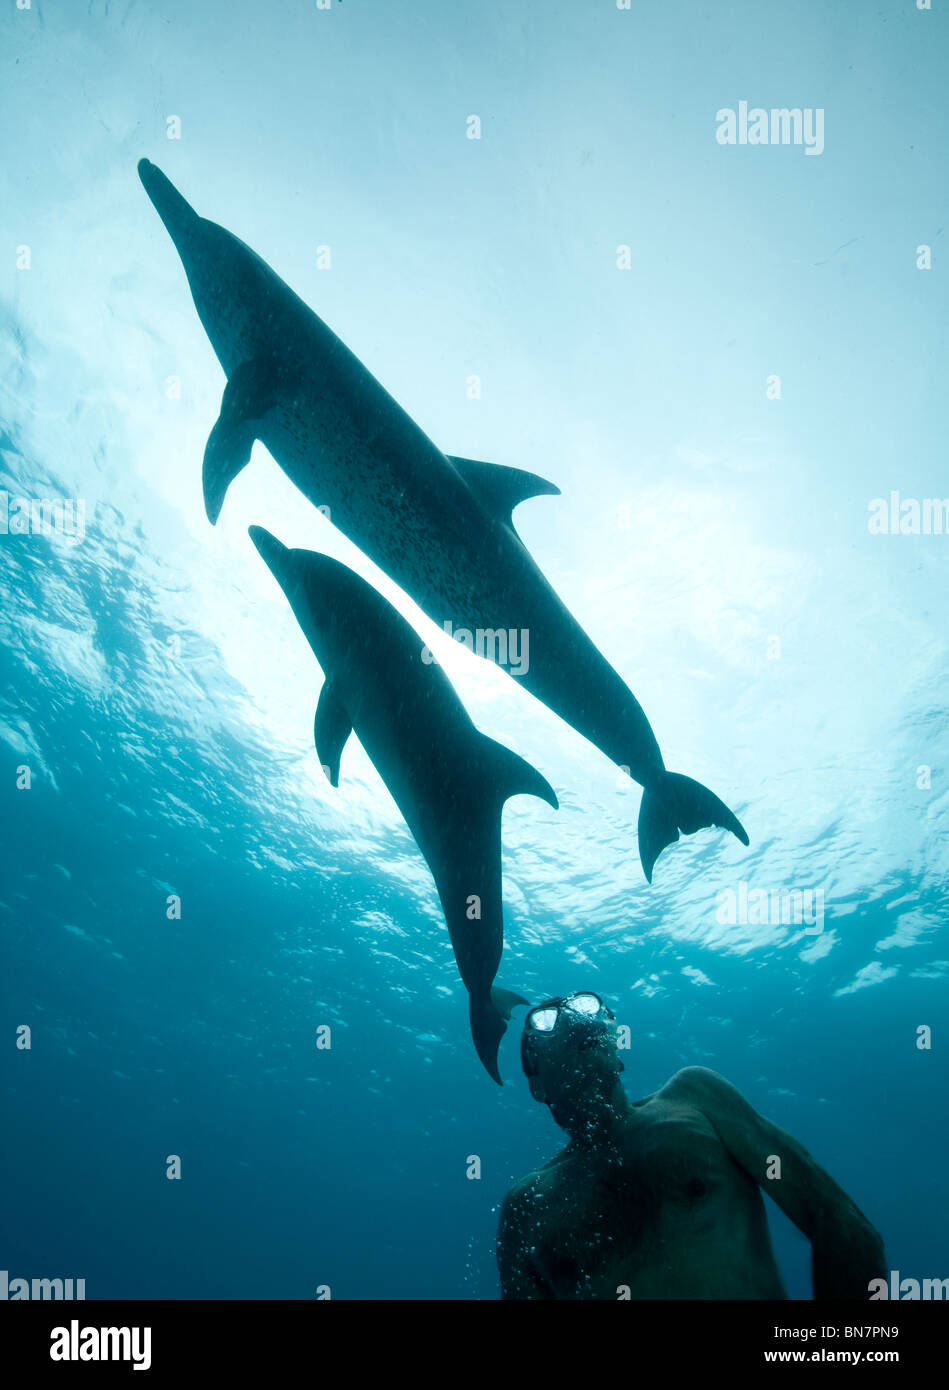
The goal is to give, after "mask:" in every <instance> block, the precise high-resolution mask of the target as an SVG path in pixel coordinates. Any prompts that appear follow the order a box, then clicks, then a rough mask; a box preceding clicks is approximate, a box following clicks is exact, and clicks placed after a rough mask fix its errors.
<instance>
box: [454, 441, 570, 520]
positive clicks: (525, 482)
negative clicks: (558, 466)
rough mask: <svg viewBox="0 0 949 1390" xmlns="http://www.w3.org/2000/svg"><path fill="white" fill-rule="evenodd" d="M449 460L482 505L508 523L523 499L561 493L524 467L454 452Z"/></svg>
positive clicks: (554, 495) (551, 484)
mask: <svg viewBox="0 0 949 1390" xmlns="http://www.w3.org/2000/svg"><path fill="white" fill-rule="evenodd" d="M448 462H449V463H453V464H454V465H455V467H456V468H457V469H458V472H459V473H460V474H461V476H462V477H463V478H464V480H465V482H466V483H467V484H468V486H469V487H470V488H471V491H472V492H473V493H475V494H476V495H477V498H478V501H479V502H480V503H481V505H482V506H483V507H484V508H485V509H486V510H487V511H488V512H490V513H491V515H492V516H493V517H495V518H496V519H497V520H498V521H503V522H504V524H505V525H506V526H510V525H511V513H512V512H513V510H514V508H515V507H516V506H517V504H518V503H519V502H526V501H527V499H528V497H559V496H560V488H559V487H556V486H555V485H554V484H553V483H548V482H547V481H546V480H545V479H544V478H539V477H538V476H537V474H536V473H525V472H524V470H523V469H521V468H508V467H506V466H505V465H504V464H501V463H482V462H481V460H480V459H461V458H455V457H453V455H451V454H449V455H448Z"/></svg>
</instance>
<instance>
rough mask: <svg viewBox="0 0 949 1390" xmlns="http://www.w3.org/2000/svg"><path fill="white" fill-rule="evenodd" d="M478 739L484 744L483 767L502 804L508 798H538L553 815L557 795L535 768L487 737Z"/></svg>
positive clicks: (556, 805)
mask: <svg viewBox="0 0 949 1390" xmlns="http://www.w3.org/2000/svg"><path fill="white" fill-rule="evenodd" d="M481 737H482V739H483V740H484V743H483V766H484V768H485V769H486V771H487V775H488V777H489V778H490V780H491V783H492V785H493V786H494V788H495V789H496V791H497V793H498V795H499V798H500V800H501V803H502V804H503V803H504V802H505V801H507V799H508V797H509V796H539V797H540V799H541V801H546V802H547V805H548V806H552V807H553V808H554V810H555V811H556V810H558V809H559V804H560V803H559V802H558V801H557V793H556V792H555V791H554V789H553V787H552V786H551V785H550V783H549V782H548V781H547V778H546V777H542V776H541V774H540V773H539V772H538V771H537V769H536V767H533V766H532V765H531V764H530V763H529V762H527V760H526V759H525V758H522V757H520V756H519V755H518V754H517V753H512V752H511V750H510V748H506V747H505V746H504V744H503V743H497V742H496V741H495V740H494V739H493V738H488V736H487V734H482V735H481Z"/></svg>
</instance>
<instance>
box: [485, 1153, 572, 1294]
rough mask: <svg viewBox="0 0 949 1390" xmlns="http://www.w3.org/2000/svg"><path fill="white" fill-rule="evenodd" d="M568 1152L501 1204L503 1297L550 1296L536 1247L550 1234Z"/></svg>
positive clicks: (537, 1170)
mask: <svg viewBox="0 0 949 1390" xmlns="http://www.w3.org/2000/svg"><path fill="white" fill-rule="evenodd" d="M566 1162H567V1160H566V1155H565V1154H562V1153H561V1154H558V1155H557V1156H556V1158H552V1159H551V1160H550V1162H549V1163H544V1164H542V1165H541V1167H540V1168H535V1170H534V1171H533V1173H528V1174H527V1176H526V1177H524V1178H521V1180H520V1181H519V1182H516V1183H515V1184H514V1186H513V1187H512V1188H511V1190H510V1191H509V1192H508V1194H507V1196H506V1197H505V1198H504V1201H503V1202H502V1204H501V1217H500V1220H499V1222H498V1272H499V1274H500V1276H501V1297H502V1299H509V1298H510V1299H513V1298H516V1299H524V1298H529V1299H545V1298H547V1299H550V1298H553V1297H554V1294H553V1292H552V1291H551V1290H550V1288H549V1287H548V1286H547V1283H546V1281H545V1280H544V1279H543V1278H542V1277H541V1275H540V1273H539V1271H538V1269H537V1263H536V1262H535V1260H534V1259H533V1258H532V1251H533V1250H534V1249H535V1247H536V1245H537V1243H538V1242H540V1241H544V1242H545V1243H546V1239H547V1238H548V1236H549V1230H550V1219H551V1215H552V1214H554V1213H556V1210H557V1204H556V1197H557V1193H558V1191H559V1189H560V1186H561V1182H562V1180H563V1176H564V1166H565V1163H566Z"/></svg>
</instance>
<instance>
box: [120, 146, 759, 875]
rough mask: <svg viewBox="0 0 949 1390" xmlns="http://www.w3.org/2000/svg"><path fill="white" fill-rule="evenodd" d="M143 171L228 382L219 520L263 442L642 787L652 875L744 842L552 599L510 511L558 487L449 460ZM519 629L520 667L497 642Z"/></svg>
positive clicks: (440, 620)
mask: <svg viewBox="0 0 949 1390" xmlns="http://www.w3.org/2000/svg"><path fill="white" fill-rule="evenodd" d="M138 167H139V174H140V176H141V179H142V183H143V184H144V185H145V189H146V191H147V193H148V195H149V197H150V198H151V200H152V203H153V204H154V205H155V208H156V210H157V211H158V214H159V216H160V217H161V219H162V221H163V222H164V224H165V227H166V228H167V230H168V232H169V234H170V235H171V238H172V241H173V242H174V244H175V247H176V248H177V251H178V254H179V255H180V257H181V260H182V263H183V265H184V268H185V273H186V274H187V277H188V283H189V285H190V288H191V293H192V296H193V298H194V303H195V307H196V308H197V311H198V316H199V317H200V319H201V322H202V324H203V325H204V328H205V331H206V332H207V335H208V337H209V338H210V340H211V345H212V347H213V348H214V351H215V353H216V354H217V357H218V360H219V361H220V363H221V366H222V367H223V368H224V372H225V374H226V376H227V385H226V387H225V389H224V397H223V400H222V403H221V413H220V416H219V418H218V420H217V423H216V424H215V426H214V428H213V429H212V431H211V435H210V438H209V439H208V443H207V448H206V450H205V455H204V500H205V507H206V510H207V514H208V517H209V519H210V520H211V521H212V522H215V521H216V520H217V518H218V516H219V514H220V511H221V507H222V505H223V501H224V496H225V493H226V492H227V488H228V486H229V484H230V483H231V481H232V480H233V479H234V478H235V477H236V476H237V474H238V473H239V472H240V471H241V469H242V468H243V467H244V466H245V464H246V463H247V462H248V460H249V459H250V454H251V448H252V446H253V443H254V440H255V439H259V440H261V441H262V442H263V444H265V445H266V447H267V449H268V450H269V451H270V453H271V454H272V455H273V457H274V458H275V459H276V461H277V463H279V465H280V467H281V468H282V469H283V470H284V472H285V473H286V474H287V476H288V477H289V478H290V479H291V480H292V481H293V482H294V483H295V484H296V486H297V487H298V488H299V489H300V491H301V492H302V493H303V494H304V495H305V496H306V497H307V498H309V500H310V501H311V502H313V503H314V504H315V505H317V506H319V507H321V508H323V509H324V511H325V510H327V509H328V514H329V516H330V519H331V520H332V521H333V523H334V524H335V525H336V526H338V527H339V529H340V530H341V531H342V532H343V533H344V535H346V536H348V537H349V539H350V540H352V541H353V542H355V544H356V545H358V546H359V548H360V549H361V550H362V551H363V552H364V553H365V554H366V555H367V556H368V557H369V558H370V559H371V560H373V561H374V563H375V564H377V565H378V566H379V567H380V569H382V570H384V571H385V573H386V574H388V575H389V576H390V578H392V579H393V580H394V581H395V583H397V584H398V585H399V586H400V587H401V588H402V589H404V590H405V592H406V593H407V594H409V595H410V596H411V597H412V598H413V599H414V600H415V602H416V603H417V604H418V605H419V607H420V608H422V610H423V611H424V612H425V613H427V614H428V616H429V617H430V618H432V619H433V620H434V621H435V622H436V623H437V624H438V625H439V626H440V627H442V626H444V627H448V628H449V630H456V631H457V630H458V629H464V630H466V631H468V632H478V633H484V634H485V638H486V642H485V645H486V646H487V647H488V648H489V650H481V651H480V653H479V654H480V655H482V656H484V655H490V656H491V658H492V659H494V660H495V661H497V664H498V665H501V666H502V667H504V668H505V669H507V670H508V672H509V674H512V675H514V676H515V678H517V679H518V680H519V681H520V683H521V684H523V685H524V686H526V687H527V689H528V690H529V691H530V692H531V693H532V694H533V695H535V696H536V697H537V699H538V700H541V701H542V702H543V704H545V705H546V706H547V707H548V708H549V709H551V710H553V711H554V712H555V713H556V714H559V715H560V717H561V718H562V719H564V720H566V722H567V723H568V724H570V725H572V726H573V728H575V729H576V730H577V731H578V732H579V733H581V734H583V735H584V737H585V738H588V739H589V740H590V742H591V743H593V744H595V745H596V747H597V748H599V749H600V750H601V751H602V752H603V753H605V754H606V756H607V757H608V758H610V759H612V761H613V762H614V763H616V764H617V765H618V766H620V767H622V768H624V769H626V770H628V772H629V774H630V775H631V776H632V777H634V778H635V779H636V781H637V782H640V783H641V784H642V786H643V797H642V802H641V804H640V809H639V853H640V857H641V859H642V864H643V869H644V870H645V874H646V877H647V879H649V880H650V881H651V880H652V871H653V865H654V864H655V861H656V859H657V857H658V855H659V854H660V853H661V851H662V850H663V849H664V848H665V847H666V846H667V845H670V844H672V843H673V842H674V841H675V840H677V839H678V838H679V833H680V831H681V832H684V833H685V834H692V833H693V832H694V831H696V830H699V829H700V828H702V827H703V826H710V825H718V826H723V827H724V828H726V829H728V830H730V831H731V832H732V833H733V834H734V835H736V836H737V837H738V839H739V840H741V842H742V844H745V845H747V843H748V836H747V835H746V834H745V831H744V829H743V827H742V825H741V823H740V822H739V821H738V819H737V817H736V816H735V815H734V814H733V813H732V812H731V811H730V810H729V809H728V807H727V806H726V805H725V804H724V802H722V801H720V800H719V798H718V797H717V796H715V794H714V793H713V792H711V791H709V790H708V788H707V787H703V786H702V785H701V783H699V782H695V781H692V779H691V778H688V777H683V776H681V775H680V774H677V773H673V772H669V771H667V769H666V767H665V764H664V762H663V758H662V754H661V753H660V751H659V745H658V743H657V742H656V738H655V735H654V734H653V731H652V729H651V728H650V726H649V721H648V720H647V718H646V716H645V714H644V713H643V710H642V709H641V707H640V705H639V703H638V701H637V700H636V698H635V697H634V695H633V694H632V692H631V691H630V690H629V688H628V687H627V686H626V685H625V684H624V682H623V681H622V680H621V679H620V677H619V676H618V675H617V673H616V671H614V670H613V668H612V666H611V665H610V664H609V662H608V661H607V660H606V659H605V658H604V657H603V656H602V655H601V653H600V652H599V651H598V650H597V648H596V647H595V646H594V645H593V643H592V642H591V641H590V639H589V638H588V637H587V635H586V633H585V632H584V631H583V629H582V628H581V627H580V625H579V624H578V623H577V622H576V621H575V620H574V618H573V617H572V616H571V615H570V613H569V612H568V610H567V609H566V608H565V607H564V605H563V604H562V603H561V601H560V599H559V598H558V597H557V595H556V594H555V593H554V591H553V589H552V588H551V586H550V585H549V584H548V582H547V580H546V579H545V578H544V576H543V574H542V573H541V571H540V569H539V568H538V567H537V565H536V564H535V563H534V561H533V559H532V558H531V556H530V554H529V553H528V551H527V550H526V549H525V547H524V545H523V544H522V543H521V540H520V537H519V536H518V535H517V532H516V531H515V529H514V525H513V521H512V519H511V513H512V510H513V508H514V507H515V506H516V505H517V504H518V503H519V502H523V501H524V500H525V499H527V498H529V497H535V496H539V495H541V494H544V493H546V494H552V493H557V492H558V491H559V489H558V488H556V487H554V486H553V485H552V484H551V483H548V482H545V481H544V480H543V479H542V478H538V477H537V476H535V475H534V474H533V473H524V472H522V471H520V470H519V469H516V468H507V467H503V466H498V465H495V464H490V463H483V462H480V461H478V460H475V459H462V458H454V457H451V456H449V455H446V454H443V453H441V451H440V450H439V449H438V448H437V447H436V445H435V444H433V443H432V441H431V440H430V439H428V438H427V436H426V435H425V434H424V433H423V432H422V430H421V429H420V428H419V426H418V425H417V424H416V423H415V422H414V420H412V419H410V418H409V416H408V415H407V414H406V413H405V411H404V410H402V409H401V407H400V406H399V405H397V404H396V402H395V401H394V400H393V399H392V397H391V396H390V395H389V394H388V393H387V392H386V391H385V390H384V389H383V387H382V386H380V385H379V383H378V382H377V381H376V380H375V378H374V377H373V376H372V375H371V374H370V373H369V372H368V371H367V370H366V368H365V367H364V366H363V365H362V363H361V362H360V361H359V360H358V359H357V358H356V357H355V356H354V355H353V353H351V352H350V351H349V349H348V348H347V347H346V346H345V344H343V343H342V342H340V340H339V338H337V337H336V335H335V334H334V333H333V332H332V331H331V330H330V329H329V328H328V327H327V326H326V324H325V323H323V322H322V320H320V319H319V318H317V316H316V315H315V314H314V313H313V312H312V310H310V309H309V308H308V307H307V306H306V305H305V304H304V303H303V301H302V300H301V299H299V298H298V297H297V296H296V295H295V294H294V293H293V291H292V290H291V289H290V288H289V287H288V286H287V285H285V284H284V282H283V281H282V280H281V279H280V278H279V277H278V276H277V275H276V274H275V273H274V272H273V271H272V270H271V269H270V267H269V266H268V265H267V264H266V263H265V262H264V261H262V260H261V259H260V257H259V256H258V255H256V254H255V252H253V251H251V250H250V248H249V247H247V246H245V245H244V243H243V242H241V241H238V239H237V238H236V237H235V236H233V235H232V234H231V233H230V232H228V231H225V230H224V228H223V227H219V226H217V225H216V224H215V223H213V222H208V221H206V220H205V219H204V218H201V217H199V216H198V215H197V213H196V212H195V211H194V209H193V208H192V207H191V206H190V205H189V204H188V203H187V202H186V201H185V200H184V198H182V196H181V194H180V193H179V192H178V191H177V189H176V188H175V187H174V186H173V185H172V184H171V183H170V182H169V180H168V179H167V178H166V177H165V175H164V174H163V173H161V171H160V170H159V169H157V168H156V167H155V165H154V164H150V163H149V162H148V160H144V159H143V160H142V161H141V163H140V164H139V166H138ZM523 633H527V634H528V639H529V659H527V660H525V659H524V654H523V650H522V649H521V650H519V651H518V654H517V657H516V659H514V658H512V648H513V645H514V644H508V643H507V642H506V641H504V642H502V641H500V640H498V639H499V638H500V637H504V636H505V635H506V634H523Z"/></svg>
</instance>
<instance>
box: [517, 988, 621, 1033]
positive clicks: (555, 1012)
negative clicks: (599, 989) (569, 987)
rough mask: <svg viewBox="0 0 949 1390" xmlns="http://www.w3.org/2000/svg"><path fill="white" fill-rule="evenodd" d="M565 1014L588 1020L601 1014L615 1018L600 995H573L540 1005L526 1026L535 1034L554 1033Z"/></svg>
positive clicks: (532, 1013) (532, 1011)
mask: <svg viewBox="0 0 949 1390" xmlns="http://www.w3.org/2000/svg"><path fill="white" fill-rule="evenodd" d="M564 1013H571V1014H574V1015H576V1016H577V1017H579V1018H587V1019H594V1018H598V1017H599V1015H600V1014H606V1015H607V1017H609V1018H614V1017H615V1015H614V1014H613V1012H612V1010H610V1009H608V1008H607V1007H606V1005H605V1004H604V1003H603V1000H602V999H601V998H600V996H599V995H598V994H589V993H586V994H571V995H568V997H567V998H566V999H561V1000H558V1001H556V1002H553V1003H550V1004H538V1006H537V1008H536V1009H531V1011H530V1013H529V1014H528V1015H527V1019H526V1020H525V1022H526V1026H527V1027H528V1028H529V1029H530V1030H531V1031H532V1032H534V1033H552V1032H553V1031H554V1029H555V1028H556V1027H557V1024H558V1023H559V1022H560V1019H561V1016H562V1015H563V1014H564Z"/></svg>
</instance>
